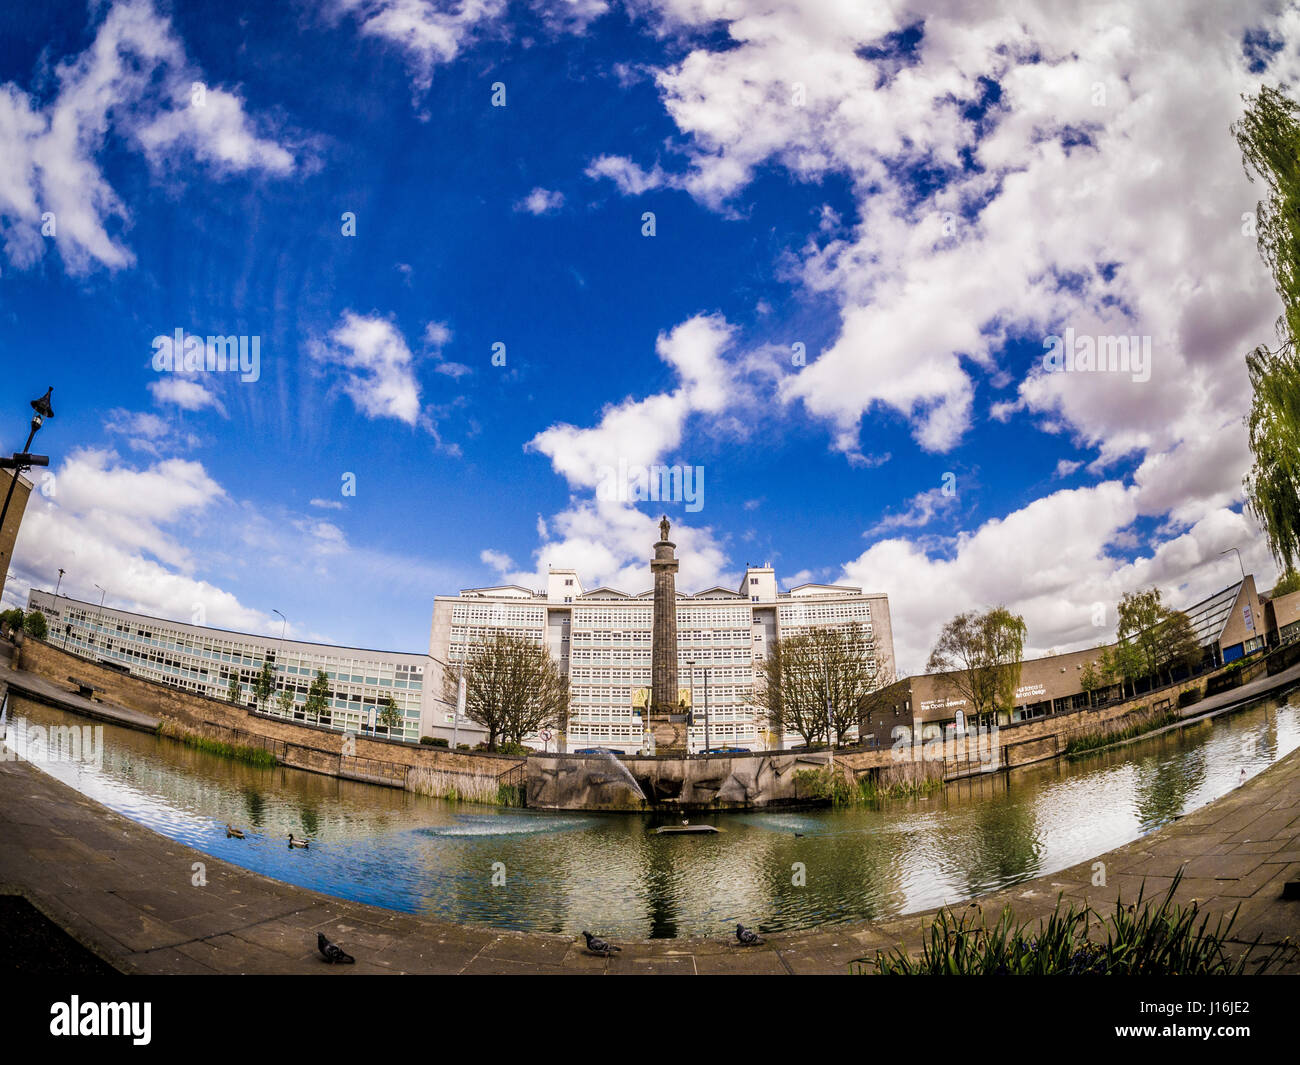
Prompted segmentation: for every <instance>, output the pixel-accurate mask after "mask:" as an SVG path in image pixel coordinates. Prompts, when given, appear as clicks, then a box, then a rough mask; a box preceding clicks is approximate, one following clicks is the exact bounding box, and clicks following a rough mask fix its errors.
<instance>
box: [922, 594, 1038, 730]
mask: <svg viewBox="0 0 1300 1065" xmlns="http://www.w3.org/2000/svg"><path fill="white" fill-rule="evenodd" d="M1027 632H1028V630H1027V629H1026V627H1025V619H1024V618H1023V617H1021V616H1020V615H1019V614H1013V613H1011V611H1009V610H1008V609H1007V608H1006V607H1003V606H998V607H994V608H992V609H991V610H986V611H985V612H984V613H982V614H981V613H976V612H975V611H968V612H966V613H963V614H958V615H957V616H956V617H955V618H953V619H952V620H951V621H950V622H948V624H946V625H945V626H944V627H943V629H942V630H941V631H940V633H939V638H938V640H936V641H935V645H934V648H933V649H932V650H931V651H930V658H929V661H928V662H927V663H926V667H925V671H926V672H927V673H940V674H943V677H944V680H943V682H942V683H943V684H944V685H945V686H947V687H948V688H950V689H952V690H953V691H955V692H956V693H957V694H958V695H961V696H963V697H964V698H965V699H966V701H967V703H968V704H969V705H970V714H969V715H968V719H970V720H972V723H973V724H975V725H977V726H978V725H982V724H984V723H985V722H986V720H987V721H992V722H996V721H997V717H998V714H999V713H1008V714H1009V713H1010V711H1011V708H1012V707H1013V706H1014V705H1015V701H1016V688H1018V687H1019V686H1020V664H1021V661H1022V660H1023V659H1024V655H1025V636H1026V634H1027Z"/></svg>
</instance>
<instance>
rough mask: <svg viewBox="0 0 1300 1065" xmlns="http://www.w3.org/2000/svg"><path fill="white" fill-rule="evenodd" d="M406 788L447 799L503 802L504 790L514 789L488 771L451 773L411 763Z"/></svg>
mask: <svg viewBox="0 0 1300 1065" xmlns="http://www.w3.org/2000/svg"><path fill="white" fill-rule="evenodd" d="M406 790H407V791H413V792H415V793H416V794H419V795H429V796H431V797H433V798H435V799H446V800H448V801H449V802H478V803H486V804H487V805H489V806H507V805H511V804H510V803H506V802H503V801H502V800H503V798H504V795H503V793H504V792H505V791H507V790H508V791H511V792H513V791H515V790H516V789H514V788H511V787H509V786H508V785H505V784H502V783H500V782H499V781H498V780H497V778H496V776H495V775H493V774H491V773H453V772H448V771H446V770H442V769H425V768H424V767H422V766H413V767H412V768H411V769H410V770H409V771H408V772H407V774H406Z"/></svg>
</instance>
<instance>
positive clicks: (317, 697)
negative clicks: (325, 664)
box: [304, 669, 330, 720]
mask: <svg viewBox="0 0 1300 1065" xmlns="http://www.w3.org/2000/svg"><path fill="white" fill-rule="evenodd" d="M329 702H330V679H329V677H328V676H327V675H326V673H325V671H324V670H323V669H318V670H316V676H314V677H313V678H312V681H311V687H310V688H308V689H307V705H306V706H305V707H304V709H305V710H306V711H307V716H308V717H310V718H313V719H317V720H318V719H319V718H320V715H321V714H323V713H324V712H325V710H326V709H327V708H328V707H329Z"/></svg>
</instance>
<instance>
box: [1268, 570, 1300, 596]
mask: <svg viewBox="0 0 1300 1065" xmlns="http://www.w3.org/2000/svg"><path fill="white" fill-rule="evenodd" d="M1292 592H1300V573H1297V572H1296V571H1295V570H1293V569H1289V570H1287V571H1286V572H1285V573H1284V574H1282V576H1281V577H1279V578H1278V579H1277V583H1276V584H1275V585H1273V590H1272V591H1271V592H1269V593H1268V597H1269V598H1270V599H1277V598H1279V597H1280V596H1284V595H1290V594H1291V593H1292Z"/></svg>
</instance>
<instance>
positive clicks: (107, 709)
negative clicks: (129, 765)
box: [0, 644, 160, 732]
mask: <svg viewBox="0 0 1300 1065" xmlns="http://www.w3.org/2000/svg"><path fill="white" fill-rule="evenodd" d="M7 646H8V645H6V644H0V648H4V647H7ZM5 690H8V691H11V692H14V693H15V694H17V695H25V696H27V697H28V698H30V699H35V700H36V701H37V702H41V703H46V704H48V705H50V706H55V707H58V708H59V709H60V710H70V711H72V712H73V713H74V714H81V715H82V716H84V717H90V718H95V719H96V720H98V721H107V722H109V723H110V724H113V725H122V726H123V727H125V728H133V729H138V730H140V731H143V732H154V731H156V730H157V728H158V723H159V721H160V719H159V718H156V717H153V716H151V715H150V714H143V713H141V712H140V711H139V710H130V709H128V708H127V707H125V706H119V705H117V704H116V703H105V702H100V701H98V700H94V699H87V698H85V697H84V696H81V695H78V694H77V693H76V692H75V691H73V690H72V688H71V685H70V684H57V683H55V682H54V681H52V680H50V679H49V678H48V677H43V676H41V675H40V674H39V673H30V672H28V671H27V670H25V669H10V668H9V666H8V665H7V664H6V661H5V656H3V655H0V692H3V691H5Z"/></svg>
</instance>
